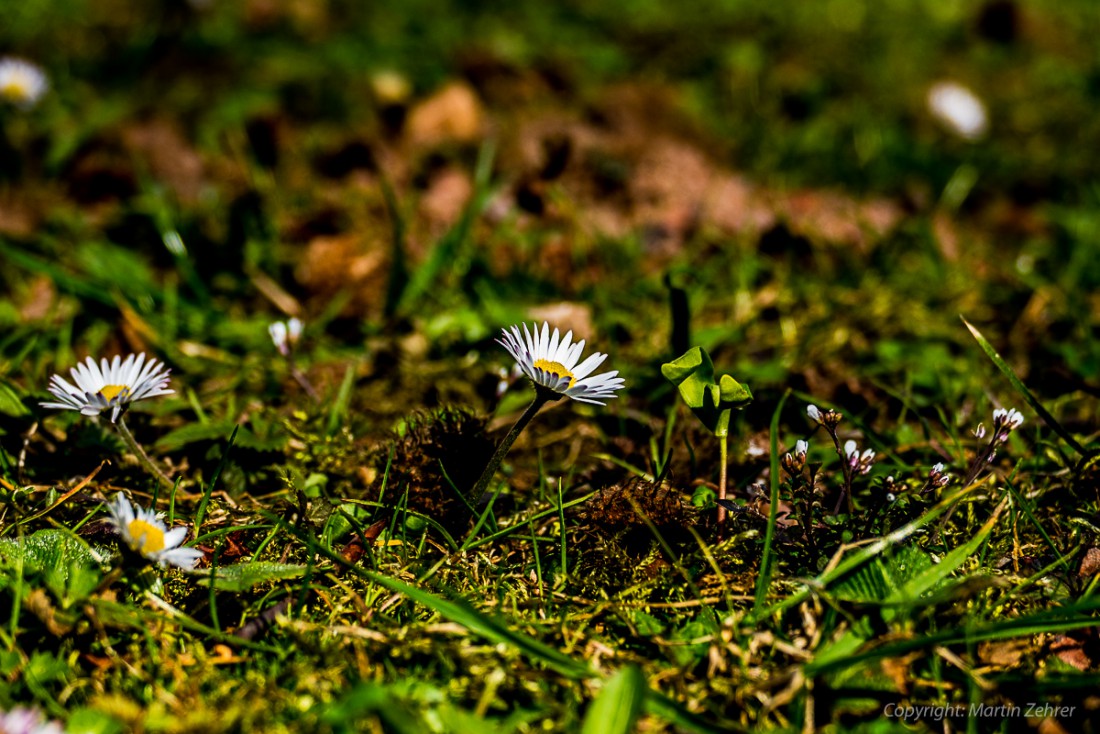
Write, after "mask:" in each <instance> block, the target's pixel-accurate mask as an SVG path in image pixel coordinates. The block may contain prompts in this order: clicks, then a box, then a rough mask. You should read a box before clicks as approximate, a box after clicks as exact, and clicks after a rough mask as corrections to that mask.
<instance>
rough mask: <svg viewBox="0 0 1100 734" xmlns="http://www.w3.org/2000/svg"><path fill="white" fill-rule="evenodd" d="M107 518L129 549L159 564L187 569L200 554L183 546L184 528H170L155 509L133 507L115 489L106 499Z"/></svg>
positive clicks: (199, 551)
mask: <svg viewBox="0 0 1100 734" xmlns="http://www.w3.org/2000/svg"><path fill="white" fill-rule="evenodd" d="M107 512H108V514H109V515H110V516H111V517H110V522H111V524H112V525H114V526H115V529H116V530H118V534H119V535H121V536H122V540H123V542H125V543H126V545H127V546H128V547H129V548H130V550H132V551H134V552H135V553H138V554H139V555H141V556H142V557H144V558H146V559H148V560H150V561H154V562H155V563H158V564H160V566H161V568H163V567H164V566H165V564H169V563H170V564H172V565H173V566H178V567H179V568H184V569H191V568H194V567H195V564H197V563H198V562H199V559H200V558H202V557H203V555H204V554H203V552H202V551H201V550H198V549H196V548H184V547H182V545H181V544H182V543H183V541H184V539H186V538H187V528H185V527H182V526H181V527H176V528H172V529H171V530H169V529H168V527H167V526H166V525H165V524H164V521H163V520H161V519H160V517H159V516H158V515H157V513H155V512H153V511H152V510H146V509H144V508H141V507H135V506H133V505H131V504H130V501H129V500H127V499H126V497H125V496H124V495H123V494H122V492H119V493H118V494H116V495H115V498H114V499H113V500H111V501H110V502H108V503H107Z"/></svg>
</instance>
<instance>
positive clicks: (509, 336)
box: [497, 321, 625, 405]
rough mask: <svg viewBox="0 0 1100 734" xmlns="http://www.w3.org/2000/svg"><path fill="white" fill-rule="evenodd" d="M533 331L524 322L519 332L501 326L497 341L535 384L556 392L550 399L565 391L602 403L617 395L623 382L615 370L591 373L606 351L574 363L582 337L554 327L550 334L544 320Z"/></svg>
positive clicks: (575, 396) (577, 398) (570, 396)
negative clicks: (578, 338) (560, 331)
mask: <svg viewBox="0 0 1100 734" xmlns="http://www.w3.org/2000/svg"><path fill="white" fill-rule="evenodd" d="M534 331H535V333H534V336H533V337H532V335H531V332H530V331H528V329H527V324H523V334H522V335H521V334H520V327H519V326H512V327H511V328H510V329H503V330H502V333H503V337H504V338H503V339H497V341H498V342H499V343H500V344H501V345H502V346H503V347H504V348H505V349H507V350H508V353H509V354H511V355H512V358H513V359H515V360H516V364H518V365H519V368H520V369H521V370H523V373H524V374H525V375H527V376H528V377H530V378H531V380H532V381H533V382H534V383H535V385H536V387H537V388H542V389H545V390H549V391H550V392H552V393H556V395H553V396H551V398H550V399H552V400H560V399H561V396H562V395H564V396H566V397H568V398H572V399H573V400H579V401H580V402H582V403H592V404H594V405H604V404H605V403H603V402H602V401H603V400H607V399H608V398H614V397H618V396H617V395H616V394H615V391H616V390H619V389H621V388H622V387H623V385H624V384H625V382H624V380H623V379H622V378H621V377H618V376H617V375H618V374H619V372H618V371H617V370H613V371H611V372H602V373H600V374H598V375H593V374H592V372H593V371H595V369H596V368H597V367H599V366H600V365H601V364H603V361H604V360H605V359H607V355H606V354H602V353H600V352H596V353H595V354H592V355H591V356H589V357H588V359H586V360H584V361H583V362H581V363H580V364H577V361H578V360H579V359H580V357H581V353H582V352H583V351H584V339H581V340H580V341H579V342H576V343H573V332H572V331H568V332H566V333H565V336H560V335H559V333H558V330H557V329H554V332H553V334H551V333H550V325H549V324H547V323H546V322H545V321H544V322H543V324H542V331H541V332H540V331H539V329H538V326H535V329H534Z"/></svg>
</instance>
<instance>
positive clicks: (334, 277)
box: [295, 234, 388, 316]
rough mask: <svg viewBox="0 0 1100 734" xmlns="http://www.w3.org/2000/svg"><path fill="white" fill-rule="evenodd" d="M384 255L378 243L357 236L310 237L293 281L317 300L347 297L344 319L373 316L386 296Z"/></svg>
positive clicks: (383, 247) (385, 259)
mask: <svg viewBox="0 0 1100 734" xmlns="http://www.w3.org/2000/svg"><path fill="white" fill-rule="evenodd" d="M387 261H388V254H387V250H386V246H385V245H384V244H383V243H381V242H371V241H368V240H366V239H364V238H363V237H361V236H360V235H358V234H342V235H335V236H331V237H314V238H313V239H312V240H311V241H310V243H309V245H307V246H306V249H305V252H304V253H303V255H302V259H301V262H300V263H299V265H298V269H297V270H296V271H295V278H296V279H297V280H298V282H299V283H301V284H302V285H303V286H304V287H305V288H306V289H307V290H308V291H310V293H311V294H312V295H313V296H314V297H315V298H318V299H321V300H325V301H327V300H330V299H332V298H333V297H334V296H336V295H337V294H338V293H340V292H347V293H348V294H349V295H350V299H349V300H348V303H347V305H346V306H345V307H344V311H343V313H344V315H348V316H354V315H358V316H364V315H368V314H373V313H376V312H377V310H378V309H379V308H380V307H381V305H382V301H383V299H384V297H385V292H386V287H385V286H386V277H387V270H388V269H387V267H386V265H387Z"/></svg>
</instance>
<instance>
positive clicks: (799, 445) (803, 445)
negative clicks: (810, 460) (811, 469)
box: [794, 439, 810, 459]
mask: <svg viewBox="0 0 1100 734" xmlns="http://www.w3.org/2000/svg"><path fill="white" fill-rule="evenodd" d="M809 450H810V444H809V443H807V442H806V441H803V440H801V439H799V440H798V441H795V442H794V455H795V456H801V457H802V458H803V459H805V458H806V452H808V451H809Z"/></svg>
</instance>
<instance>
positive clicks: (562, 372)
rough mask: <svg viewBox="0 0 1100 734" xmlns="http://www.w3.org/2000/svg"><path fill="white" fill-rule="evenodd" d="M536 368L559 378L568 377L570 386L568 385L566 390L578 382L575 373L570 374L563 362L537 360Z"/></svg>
mask: <svg viewBox="0 0 1100 734" xmlns="http://www.w3.org/2000/svg"><path fill="white" fill-rule="evenodd" d="M535 367H537V368H538V369H540V370H542V371H543V372H549V373H550V374H552V375H554V376H555V377H558V378H561V377H568V378H569V384H568V385H566V387H565V389H566V390H568V389H569V388H571V387H573V383H574V382H576V381H577V378H576V377H573V373H572V372H570V371H569V370H568V368H566V366H565V365H564V364H562V363H561V362H551V361H550V360H548V359H536V360H535Z"/></svg>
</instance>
